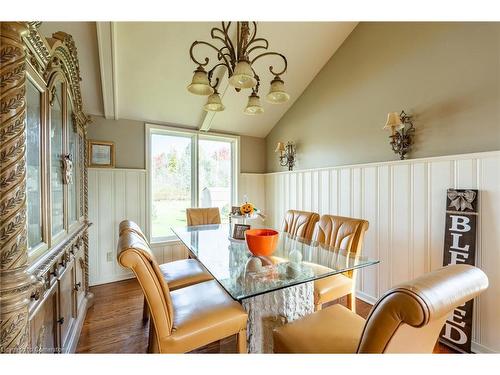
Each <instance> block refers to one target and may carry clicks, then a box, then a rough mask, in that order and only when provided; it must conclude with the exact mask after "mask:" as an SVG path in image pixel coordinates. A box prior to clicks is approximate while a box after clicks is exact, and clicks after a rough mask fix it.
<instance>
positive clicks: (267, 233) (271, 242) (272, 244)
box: [245, 229, 279, 256]
mask: <svg viewBox="0 0 500 375" xmlns="http://www.w3.org/2000/svg"><path fill="white" fill-rule="evenodd" d="M278 238H279V233H278V232H277V231H275V230H273V229H249V230H247V231H245V239H246V241H247V246H248V249H249V250H250V252H251V253H252V254H253V255H255V256H269V255H271V254H272V253H274V250H276V246H278Z"/></svg>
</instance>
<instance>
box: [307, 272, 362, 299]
mask: <svg viewBox="0 0 500 375" xmlns="http://www.w3.org/2000/svg"><path fill="white" fill-rule="evenodd" d="M352 289H353V283H352V279H351V278H349V277H347V276H344V275H342V274H337V275H333V276H328V277H325V278H323V279H319V280H316V281H315V282H314V304H315V305H320V304H323V303H325V302H329V301H332V300H334V299H337V298H341V297H343V296H345V295H347V294H349V293H351V292H352Z"/></svg>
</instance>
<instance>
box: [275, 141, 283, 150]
mask: <svg viewBox="0 0 500 375" xmlns="http://www.w3.org/2000/svg"><path fill="white" fill-rule="evenodd" d="M274 152H285V145H284V144H283V142H278V144H277V145H276V150H274Z"/></svg>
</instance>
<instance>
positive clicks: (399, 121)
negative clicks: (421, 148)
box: [384, 111, 415, 160]
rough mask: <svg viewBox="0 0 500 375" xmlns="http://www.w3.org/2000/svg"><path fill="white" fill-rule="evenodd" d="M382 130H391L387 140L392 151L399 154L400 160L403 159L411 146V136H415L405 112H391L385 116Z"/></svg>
mask: <svg viewBox="0 0 500 375" xmlns="http://www.w3.org/2000/svg"><path fill="white" fill-rule="evenodd" d="M384 129H387V130H391V135H390V136H389V138H390V139H391V142H390V144H391V147H392V151H394V153H396V154H399V157H400V159H401V160H403V159H405V157H406V154H407V153H408V152H409V151H410V147H411V145H412V144H413V136H414V135H415V128H414V127H413V123H412V121H411V116H410V115H407V114H406V113H405V111H401V113H399V114H398V113H397V112H391V113H389V114H388V115H387V122H386V124H385V126H384Z"/></svg>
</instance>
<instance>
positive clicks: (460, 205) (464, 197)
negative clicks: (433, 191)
mask: <svg viewBox="0 0 500 375" xmlns="http://www.w3.org/2000/svg"><path fill="white" fill-rule="evenodd" d="M448 198H449V199H450V201H451V203H450V205H449V207H454V208H455V209H456V210H458V211H465V209H466V208H468V209H470V210H474V208H473V207H472V204H471V203H472V202H474V199H476V192H475V191H472V190H466V191H464V192H458V191H456V190H450V191H448Z"/></svg>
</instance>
